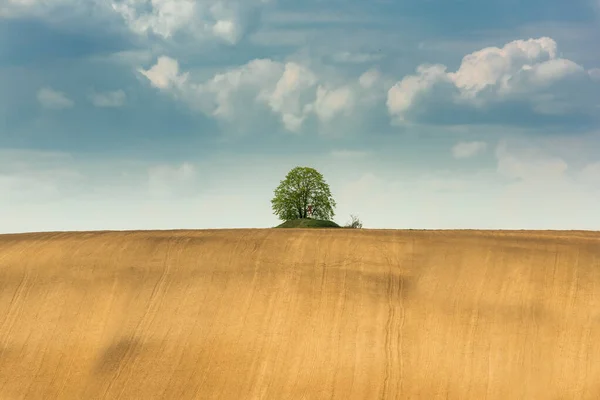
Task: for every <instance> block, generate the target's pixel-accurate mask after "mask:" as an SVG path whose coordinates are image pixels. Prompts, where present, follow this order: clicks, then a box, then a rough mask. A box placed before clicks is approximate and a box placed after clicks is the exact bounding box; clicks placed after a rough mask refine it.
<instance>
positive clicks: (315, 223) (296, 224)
mask: <svg viewBox="0 0 600 400" xmlns="http://www.w3.org/2000/svg"><path fill="white" fill-rule="evenodd" d="M275 228H341V226H339V225H338V224H336V223H335V222H333V221H325V220H322V219H312V218H301V219H293V220H290V221H285V222H284V223H283V224H281V225H277V226H276V227H275Z"/></svg>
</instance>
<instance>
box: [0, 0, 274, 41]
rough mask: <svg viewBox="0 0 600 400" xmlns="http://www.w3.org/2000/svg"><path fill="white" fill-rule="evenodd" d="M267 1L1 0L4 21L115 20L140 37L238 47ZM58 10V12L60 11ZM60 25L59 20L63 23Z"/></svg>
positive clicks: (1, 14)
mask: <svg viewBox="0 0 600 400" xmlns="http://www.w3.org/2000/svg"><path fill="white" fill-rule="evenodd" d="M268 3H270V1H269V0H243V1H242V0H225V1H223V0H2V1H1V2H0V17H4V18H18V17H36V18H48V19H52V18H54V19H56V15H57V14H61V18H63V19H64V18H68V17H71V18H72V17H73V16H82V15H85V17H86V18H89V17H90V16H91V17H92V18H96V19H98V20H102V21H105V20H107V18H108V19H116V20H120V21H122V23H124V24H125V26H126V27H127V28H128V29H129V30H130V31H131V32H132V33H134V34H136V35H149V34H151V35H155V36H157V37H160V38H162V39H167V40H173V39H174V38H175V37H176V36H178V35H180V34H181V35H184V36H185V35H187V37H188V38H190V37H191V38H193V39H195V40H198V39H211V38H212V39H218V40H221V41H222V42H224V43H228V44H235V43H237V42H238V41H239V40H240V39H241V37H242V36H243V34H244V32H245V31H246V29H247V27H248V26H249V25H250V22H251V21H252V20H253V19H255V18H256V17H257V15H258V13H260V10H261V9H262V8H263V7H264V6H265V5H267V4H268ZM56 11H58V12H56ZM59 21H60V19H59Z"/></svg>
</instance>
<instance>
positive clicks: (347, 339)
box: [0, 229, 600, 400]
mask: <svg viewBox="0 0 600 400" xmlns="http://www.w3.org/2000/svg"><path fill="white" fill-rule="evenodd" d="M599 343H600V234H599V233H593V232H525V231H523V232H507V231H502V232H493V231H410V232H409V231H386V230H354V229H325V230H320V229H316V230H315V229H242V230H206V231H134V232H65V233H31V234H14V235H0V399H8V400H10V399H100V398H107V399H236V400H237V399H344V400H345V399H438V398H439V399H478V400H479V399H484V398H486V399H498V400H506V399H598V398H600V380H599V379H598V377H600V363H599V362H598V360H600V345H599Z"/></svg>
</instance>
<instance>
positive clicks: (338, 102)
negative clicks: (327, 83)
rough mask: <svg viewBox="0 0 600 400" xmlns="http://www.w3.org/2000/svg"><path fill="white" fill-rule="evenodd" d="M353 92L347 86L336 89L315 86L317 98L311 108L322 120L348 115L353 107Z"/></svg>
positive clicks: (326, 120)
mask: <svg viewBox="0 0 600 400" xmlns="http://www.w3.org/2000/svg"><path fill="white" fill-rule="evenodd" d="M353 103H354V99H353V92H352V89H350V87H348V86H342V87H340V88H337V89H332V90H329V89H326V88H325V87H323V86H319V87H318V88H317V98H316V100H315V102H314V106H313V109H314V111H315V113H316V114H317V116H318V117H319V118H320V119H321V120H322V121H324V122H328V121H331V120H332V119H334V118H335V117H337V116H340V115H341V114H344V115H345V116H348V115H349V113H350V112H351V111H352V109H353Z"/></svg>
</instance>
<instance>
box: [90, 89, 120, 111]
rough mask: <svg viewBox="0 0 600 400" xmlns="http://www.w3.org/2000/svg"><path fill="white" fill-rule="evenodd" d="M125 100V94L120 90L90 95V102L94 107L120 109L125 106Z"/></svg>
mask: <svg viewBox="0 0 600 400" xmlns="http://www.w3.org/2000/svg"><path fill="white" fill-rule="evenodd" d="M125 99H126V95H125V92H124V91H123V90H121V89H119V90H115V91H111V92H103V93H96V92H94V93H91V94H90V101H91V102H92V104H93V105H95V106H96V107H109V108H114V107H121V106H123V105H124V104H125Z"/></svg>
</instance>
